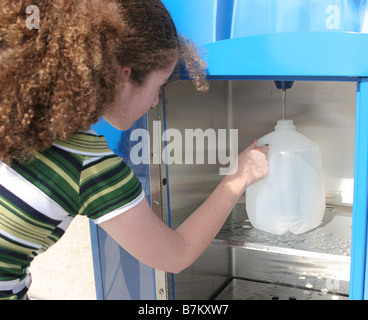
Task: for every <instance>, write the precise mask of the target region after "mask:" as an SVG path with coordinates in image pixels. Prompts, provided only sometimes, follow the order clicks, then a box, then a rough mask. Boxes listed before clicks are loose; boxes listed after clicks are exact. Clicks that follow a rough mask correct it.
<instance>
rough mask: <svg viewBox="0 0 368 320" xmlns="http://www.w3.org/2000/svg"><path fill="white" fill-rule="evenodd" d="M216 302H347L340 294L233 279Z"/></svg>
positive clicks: (346, 298)
mask: <svg viewBox="0 0 368 320" xmlns="http://www.w3.org/2000/svg"><path fill="white" fill-rule="evenodd" d="M216 300H348V297H347V296H345V295H341V294H334V293H329V292H327V291H325V290H320V291H313V290H306V289H301V288H294V287H290V286H288V287H287V286H281V285H274V284H269V283H261V282H256V281H248V280H241V279H233V280H231V282H230V283H229V284H228V285H227V286H226V287H225V289H224V290H223V291H222V292H221V293H220V294H219V295H218V296H217V298H216Z"/></svg>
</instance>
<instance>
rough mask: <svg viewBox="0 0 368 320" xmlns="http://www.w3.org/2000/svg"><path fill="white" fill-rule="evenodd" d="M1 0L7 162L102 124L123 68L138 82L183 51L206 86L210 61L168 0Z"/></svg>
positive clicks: (0, 85)
mask: <svg viewBox="0 0 368 320" xmlns="http://www.w3.org/2000/svg"><path fill="white" fill-rule="evenodd" d="M28 5H29V1H26V0H0V65H1V68H0V160H1V161H4V160H6V161H11V160H12V159H13V158H16V159H18V160H24V159H29V158H30V157H31V156H32V155H33V154H34V153H35V152H36V151H42V150H45V149H47V148H49V147H51V145H52V143H53V141H54V140H55V139H56V138H61V139H67V138H68V137H69V136H70V134H73V133H75V132H78V131H80V130H85V129H87V128H89V127H90V125H91V124H93V123H96V122H97V120H98V119H99V118H100V117H101V116H102V114H103V113H104V111H105V108H106V106H107V105H109V104H110V103H111V102H112V101H113V100H114V94H115V88H116V82H117V75H118V71H119V68H120V67H122V66H129V67H130V68H131V70H132V80H134V81H136V82H137V83H138V84H141V83H142V82H143V81H144V79H145V78H146V77H147V75H148V74H149V73H150V72H152V71H155V70H160V69H163V68H165V67H166V66H167V65H168V64H169V63H171V62H173V57H179V60H180V61H181V62H183V63H184V64H185V66H186V69H187V70H188V71H189V75H190V76H191V77H192V79H193V82H194V83H195V85H196V87H197V89H198V90H206V89H207V86H208V85H207V82H206V80H205V72H204V70H205V63H204V62H203V60H202V59H201V58H200V55H199V54H198V51H197V49H196V48H195V47H194V45H193V44H192V43H191V42H190V41H188V40H186V39H185V38H183V37H181V36H178V34H177V31H176V28H175V25H174V23H173V21H172V19H171V16H170V14H169V13H168V11H167V10H166V8H165V6H164V5H163V4H162V3H161V1H160V0H78V1H74V0H32V5H35V6H37V7H38V8H39V11H40V28H39V29H28V28H27V26H26V20H27V18H28V17H29V15H27V13H26V8H27V6H28Z"/></svg>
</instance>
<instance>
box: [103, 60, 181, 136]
mask: <svg viewBox="0 0 368 320" xmlns="http://www.w3.org/2000/svg"><path fill="white" fill-rule="evenodd" d="M176 64H177V61H175V62H173V63H171V64H170V65H169V66H168V67H167V68H165V69H162V70H158V71H153V72H151V73H150V74H149V75H148V76H147V78H146V79H145V81H144V82H143V83H142V84H140V85H138V84H137V83H136V82H133V81H132V80H131V79H130V75H131V69H130V68H128V67H123V68H121V72H120V81H119V83H122V85H120V86H119V88H118V90H117V94H116V96H115V100H114V102H113V103H112V104H111V105H110V106H109V107H108V108H107V111H106V112H105V114H104V115H103V116H104V118H105V119H106V121H107V122H109V123H110V124H111V125H112V126H113V127H115V128H116V129H118V130H128V129H129V128H130V127H131V126H132V125H133V123H134V122H135V121H136V120H138V119H139V118H141V117H142V116H143V115H144V114H145V113H146V112H147V111H148V110H149V109H150V108H151V107H153V106H155V105H157V104H158V103H159V96H160V91H161V88H162V86H163V85H164V84H165V83H166V82H167V81H168V80H169V78H170V76H171V74H172V73H173V71H174V69H175V66H176Z"/></svg>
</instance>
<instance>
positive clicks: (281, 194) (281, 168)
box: [246, 120, 326, 235]
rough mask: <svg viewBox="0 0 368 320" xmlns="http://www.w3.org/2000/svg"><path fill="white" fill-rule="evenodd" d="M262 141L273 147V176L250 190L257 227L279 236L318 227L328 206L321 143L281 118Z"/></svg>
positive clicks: (252, 217) (252, 216)
mask: <svg viewBox="0 0 368 320" xmlns="http://www.w3.org/2000/svg"><path fill="white" fill-rule="evenodd" d="M258 144H259V145H264V144H268V145H269V146H270V151H269V153H268V160H269V175H268V176H267V177H266V178H264V179H263V180H261V181H259V182H257V183H256V184H254V185H252V186H250V187H249V188H248V189H247V191H246V210H247V214H248V217H249V220H250V222H251V223H252V225H253V227H254V228H256V229H259V230H262V231H266V232H269V233H272V234H276V235H282V234H285V233H287V232H292V233H294V234H301V233H305V232H307V231H309V230H311V229H313V228H315V227H317V226H318V225H319V224H320V223H321V221H322V218H323V215H324V211H325V207H326V205H325V192H324V182H323V171H322V161H321V154H320V150H319V147H318V145H317V144H316V143H315V142H313V141H312V140H310V139H309V138H307V137H305V136H303V135H302V134H300V133H299V132H297V131H296V127H295V126H294V122H293V121H292V120H280V121H278V122H277V125H276V127H275V131H273V132H271V133H269V134H267V135H265V136H264V137H262V138H261V139H259V141H258Z"/></svg>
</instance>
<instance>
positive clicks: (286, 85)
mask: <svg viewBox="0 0 368 320" xmlns="http://www.w3.org/2000/svg"><path fill="white" fill-rule="evenodd" d="M293 84H294V81H275V85H276V88H277V89H280V90H284V91H285V90H287V89H291V88H292V87H293Z"/></svg>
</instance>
